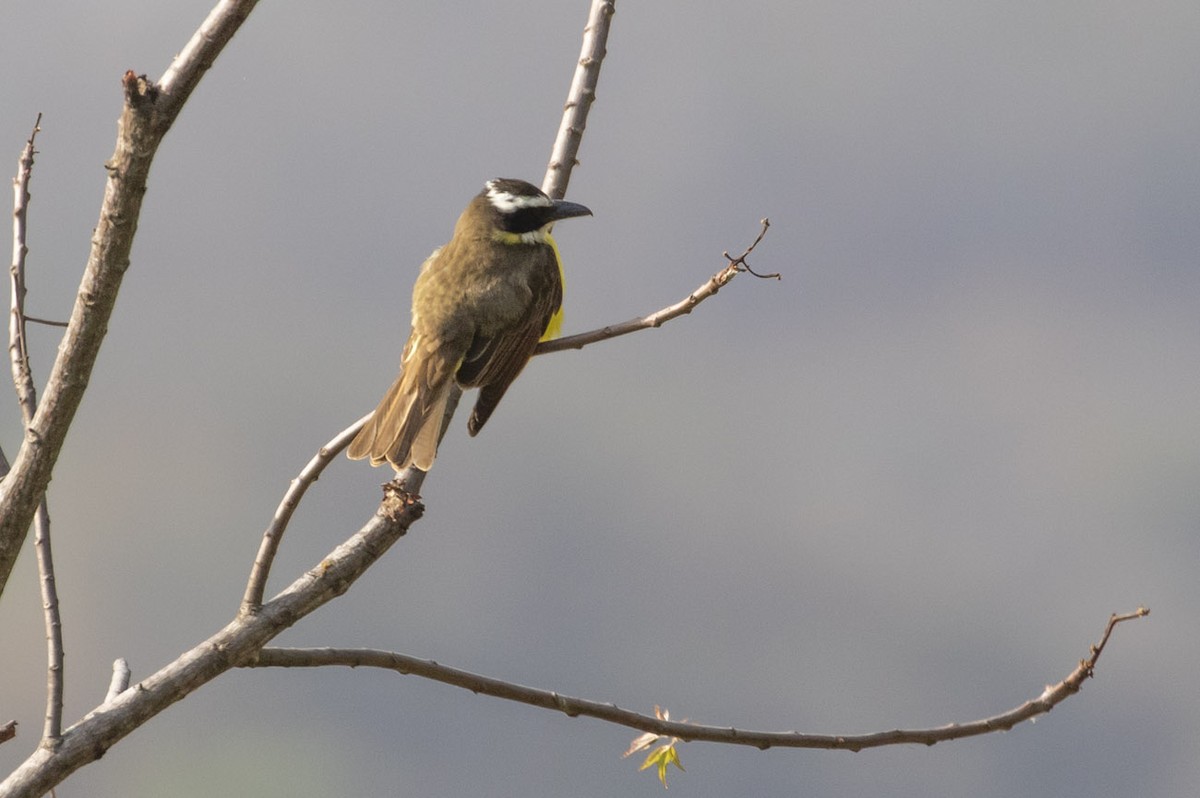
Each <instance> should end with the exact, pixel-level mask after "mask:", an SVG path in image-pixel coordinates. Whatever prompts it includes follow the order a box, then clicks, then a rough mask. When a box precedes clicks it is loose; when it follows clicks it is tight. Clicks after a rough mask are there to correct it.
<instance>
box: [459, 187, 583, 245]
mask: <svg viewBox="0 0 1200 798" xmlns="http://www.w3.org/2000/svg"><path fill="white" fill-rule="evenodd" d="M480 196H481V197H483V198H484V199H485V200H487V206H488V207H489V208H490V209H491V211H492V213H493V218H494V221H495V224H496V227H498V228H499V229H500V230H503V231H504V232H506V233H514V234H516V235H523V234H525V233H532V232H533V231H535V230H539V229H541V228H542V227H544V226H545V225H547V224H549V223H551V222H555V221H558V220H559V219H569V218H571V217H572V216H591V215H592V212H591V210H590V209H588V208H587V207H585V206H583V205H580V204H579V203H577V202H567V201H566V200H556V199H550V197H548V196H547V195H546V193H545V192H543V191H542V190H541V189H539V188H538V187H537V186H535V185H533V184H532V183H526V182H525V181H524V180H514V179H512V178H507V177H498V178H496V179H494V180H489V181H488V182H487V183H485V184H484V186H483V191H482V192H481V193H480Z"/></svg>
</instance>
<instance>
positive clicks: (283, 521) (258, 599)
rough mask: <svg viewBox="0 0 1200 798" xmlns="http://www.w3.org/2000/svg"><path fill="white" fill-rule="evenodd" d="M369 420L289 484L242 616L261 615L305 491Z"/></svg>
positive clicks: (323, 452) (265, 539) (262, 548)
mask: <svg viewBox="0 0 1200 798" xmlns="http://www.w3.org/2000/svg"><path fill="white" fill-rule="evenodd" d="M370 417H371V416H370V414H368V415H365V416H363V417H362V418H360V419H359V420H358V421H355V422H354V423H353V424H351V425H350V426H349V427H347V428H346V429H344V430H342V431H341V432H339V433H338V434H337V435H336V436H334V438H333V440H331V441H329V443H327V444H325V445H324V446H322V447H321V449H320V450H319V451H318V452H317V453H316V454H315V455H314V456H313V458H312V459H311V460H309V461H308V463H307V465H305V466H304V468H302V469H301V470H300V474H299V476H297V477H296V478H295V479H293V480H292V481H291V484H290V485H288V489H287V491H286V492H285V493H284V494H283V499H282V500H281V501H280V502H279V506H278V507H277V508H275V516H274V517H273V518H272V519H271V523H270V525H269V526H268V527H267V531H266V532H264V533H263V539H262V543H261V544H260V546H259V548H258V556H257V557H255V558H254V567H253V568H252V569H251V570H250V581H249V582H247V584H246V593H245V595H244V596H243V597H242V609H241V612H242V614H243V615H247V614H253V613H255V612H258V609H259V608H260V607H261V606H262V600H263V593H264V592H265V591H266V589H267V577H268V576H269V575H270V573H271V564H272V563H273V562H274V561H275V554H276V552H278V551H279V544H280V543H281V542H282V540H283V533H284V530H286V529H287V525H288V523H289V522H290V521H291V520H292V514H293V513H295V512H296V508H297V507H298V506H299V505H300V500H301V499H303V498H304V494H305V492H306V491H307V490H308V488H309V486H310V485H312V484H313V483H314V482H316V481H317V477H319V476H321V472H322V471H324V470H325V466H327V465H329V463H330V462H332V461H333V459H334V458H335V457H337V456H338V454H339V453H340V452H341V451H342V450H343V449H345V448H346V447H347V446H349V445H350V441H352V440H354V436H355V435H357V434H358V431H359V430H360V429H362V425H363V424H365V423H366V422H367V419H369V418H370Z"/></svg>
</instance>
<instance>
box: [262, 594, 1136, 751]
mask: <svg viewBox="0 0 1200 798" xmlns="http://www.w3.org/2000/svg"><path fill="white" fill-rule="evenodd" d="M1147 614H1149V610H1147V609H1144V608H1139V609H1138V610H1137V611H1136V612H1131V613H1128V614H1126V615H1114V616H1113V617H1112V618H1111V619H1110V620H1109V622H1108V627H1107V628H1106V629H1105V632H1104V639H1103V640H1102V641H1101V642H1100V644H1099V645H1098V646H1093V647H1092V655H1091V657H1090V658H1089V659H1087V660H1084V661H1082V662H1081V663H1080V664H1079V665H1078V667H1076V668H1075V670H1073V671H1072V672H1071V673H1070V674H1069V675H1068V676H1067V677H1066V678H1065V679H1063V680H1062V681H1061V682H1059V683H1058V684H1055V685H1051V686H1048V687H1046V689H1045V690H1044V691H1043V692H1042V694H1041V695H1040V696H1038V697H1037V698H1035V699H1032V700H1030V701H1026V702H1025V703H1024V704H1021V705H1020V706H1018V707H1015V708H1013V709H1010V710H1009V711H1007V712H1003V713H1001V714H999V715H993V716H992V717H990V718H984V719H982V720H976V721H970V722H968V723H951V724H948V725H946V726H937V727H934V728H929V729H894V730H891V731H884V732H876V733H873V734H845V735H843V734H802V733H800V732H795V731H784V732H765V731H750V730H745V729H735V728H733V727H730V726H702V725H699V724H693V723H684V722H679V721H671V720H666V719H664V718H659V717H655V716H651V715H643V714H640V713H638V712H631V711H629V710H626V709H621V708H619V707H617V706H615V705H614V704H604V703H600V702H598V701H590V700H587V699H583V698H573V697H571V696H565V695H562V694H560V693H555V692H552V691H549V690H538V689H535V688H532V687H525V686H523V685H519V684H514V683H512V682H505V681H502V680H500V679H493V678H491V677H489V676H481V675H479V674H475V673H470V672H468V671H463V670H458V669H457V668H451V667H448V666H446V665H441V664H439V663H437V662H433V661H431V660H422V659H417V658H415V657H410V656H407V655H404V654H397V653H395V652H391V651H378V650H374V649H334V648H275V647H268V648H263V649H262V650H260V651H259V652H258V655H257V657H254V658H252V659H249V660H247V661H246V662H244V663H242V667H247V668H267V667H282V668H315V667H326V666H331V665H343V666H347V667H352V668H355V667H371V668H383V669H386V670H393V671H396V672H398V673H401V674H414V675H417V676H423V677H425V678H427V679H432V680H434V681H438V682H443V683H445V684H450V685H454V686H455V687H462V688H464V689H467V690H470V691H471V692H473V693H483V694H484V695H490V696H495V697H497V698H504V699H508V700H510V701H516V702H519V703H523V704H530V705H532V706H536V707H542V708H543V709H553V710H557V711H559V712H562V713H564V714H566V715H568V716H570V717H576V716H579V715H584V716H588V717H593V718H599V719H600V720H605V721H608V722H610V723H616V724H619V725H622V726H628V727H630V728H634V729H638V730H640V731H645V732H652V733H654V734H658V735H663V736H669V737H678V738H679V739H680V740H686V741H692V740H703V741H707V742H716V743H727V744H732V745H749V746H753V747H755V748H761V749H764V750H765V749H767V748H772V747H781V748H825V749H841V750H848V751H861V750H863V749H865V748H878V747H881V746H886V745H902V744H908V743H920V744H922V745H933V744H935V743H939V742H943V741H945V740H957V739H961V738H964V737H973V736H976V735H980V734H988V733H991V732H995V731H1003V730H1007V729H1011V728H1012V727H1013V726H1015V725H1016V724H1018V723H1021V722H1022V721H1026V720H1029V719H1030V718H1034V717H1037V716H1038V715H1043V714H1045V713H1047V712H1049V711H1050V710H1051V709H1053V708H1054V707H1055V706H1056V705H1058V704H1059V703H1061V702H1062V701H1064V700H1065V699H1066V698H1067V697H1069V696H1071V695H1074V694H1075V693H1077V692H1079V688H1080V686H1081V685H1082V683H1083V682H1084V681H1085V680H1087V679H1088V678H1089V677H1090V676H1092V673H1093V671H1094V669H1095V667H1096V660H1097V659H1099V657H1100V651H1101V650H1102V649H1103V648H1104V644H1105V642H1107V640H1108V636H1109V635H1110V634H1111V632H1112V629H1113V627H1114V626H1115V625H1116V624H1118V623H1121V622H1122V621H1127V620H1131V619H1133V618H1140V617H1142V616H1143V615H1147Z"/></svg>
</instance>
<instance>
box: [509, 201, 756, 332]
mask: <svg viewBox="0 0 1200 798" xmlns="http://www.w3.org/2000/svg"><path fill="white" fill-rule="evenodd" d="M761 224H762V229H761V230H760V231H759V233H758V237H757V238H755V239H754V243H752V244H751V245H750V246H748V247H746V251H745V252H743V253H742V254H741V255H739V256H738V257H736V258H732V257H730V256H729V253H728V252H725V253H724V256H725V258H726V260H728V261H729V263H728V265H726V266H725V268H724V269H721V271H719V272H717V273H716V274H714V275H713V276H712V277H710V278H708V280H706V281H705V282H704V283H703V284H702V285H701V286H700V287H699V288H697V289H696V290H695V291H693V292H692V293H690V294H688V295H687V296H686V297H684V298H683V299H681V300H680V301H678V302H676V303H675V304H674V305H668V306H667V307H665V308H662V309H661V310H656V311H654V312H653V313H651V314H649V315H646V316H640V317H638V318H636V319H630V320H629V321H625V322H621V323H620V324H611V325H609V326H607V327H602V328H600V329H598V330H592V331H591V332H585V333H578V334H577V335H568V336H567V337H565V338H555V339H554V340H552V341H543V342H541V343H540V344H538V347H537V349H535V350H534V352H533V353H534V354H535V355H545V354H549V353H550V352H561V351H562V350H564V349H582V348H583V347H585V346H587V345H588V344H594V343H596V342H597V341H606V340H608V339H609V338H616V337H618V336H621V335H628V334H629V333H631V332H637V331H638V330H647V329H651V328H654V327H661V326H662V325H663V324H665V323H667V322H668V321H670V320H671V319H675V318H678V317H680V316H684V315H687V314H688V313H691V312H692V310H693V309H694V308H695V307H696V306H697V305H699V304H700V303H701V302H703V301H704V300H706V299H708V298H709V297H711V296H713V295H715V294H716V293H717V292H718V291H720V290H721V289H722V288H723V287H724V286H725V284H726V283H728V282H729V281H730V280H732V279H733V278H734V277H736V276H737V275H738V273H739V272H750V273H751V274H755V276H757V277H776V278H777V277H778V276H779V275H777V274H769V275H759V274H756V273H754V272H751V271H750V267H749V266H747V265H746V257H747V256H749V254H750V253H751V252H753V251H754V248H755V247H757V246H758V242H760V241H762V240H763V236H765V235H766V234H767V228H769V227H770V226H771V222H770V221H769V220H767V219H763V220H762V222H761Z"/></svg>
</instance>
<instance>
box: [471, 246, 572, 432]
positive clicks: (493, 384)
mask: <svg viewBox="0 0 1200 798" xmlns="http://www.w3.org/2000/svg"><path fill="white" fill-rule="evenodd" d="M546 254H547V255H548V256H549V258H550V259H551V260H552V261H553V259H554V253H553V251H548V252H547V253H546ZM551 265H552V267H553V271H552V272H549V273H546V272H543V271H539V272H538V273H537V274H538V275H539V277H541V279H539V280H538V281H537V283H538V284H535V285H531V286H530V288H531V289H532V293H533V302H532V304H531V305H530V308H529V312H528V313H526V314H525V315H524V317H522V319H521V321H520V322H519V323H518V324H516V325H514V326H512V327H510V328H508V329H505V330H501V331H500V332H498V333H495V334H493V335H491V336H476V338H475V340H474V341H472V343H471V347H470V349H468V350H467V354H466V357H464V358H463V361H462V365H461V366H459V369H458V374H457V375H456V377H457V379H458V383H459V384H460V385H462V386H463V387H464V388H474V387H478V388H479V389H480V390H479V398H478V399H477V400H476V402H475V407H474V409H473V410H472V411H471V417H470V419H468V420H467V432H469V433H470V434H471V435H476V434H478V432H479V430H480V429H482V428H483V425H484V424H485V423H486V422H487V420H488V418H489V417H491V415H492V411H494V410H495V409H496V405H497V404H498V403H499V402H500V399H501V398H502V397H503V396H504V392H505V391H507V390H508V386H509V385H511V384H512V381H513V380H515V379H516V378H517V375H518V374H520V373H521V369H523V368H525V364H526V363H528V362H529V358H530V357H532V356H533V350H534V349H535V348H536V347H537V345H538V341H539V340H541V337H542V334H543V333H544V332H545V331H546V326H547V325H548V324H549V323H550V318H551V317H552V316H553V315H554V314H555V313H556V312H557V311H558V309H559V307H560V306H561V305H562V283H561V282H560V281H559V279H558V263H557V262H556V261H555V262H553V263H552V264H551ZM547 271H548V270H547Z"/></svg>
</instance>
